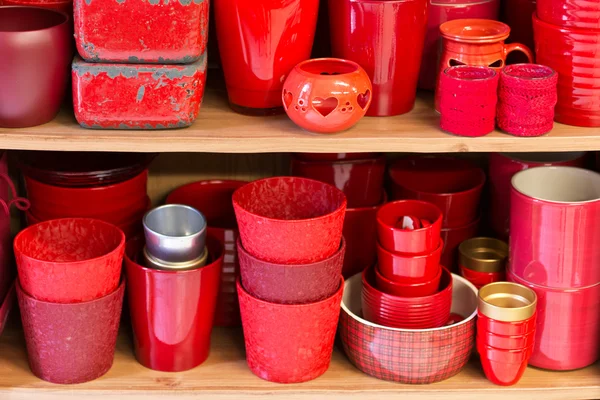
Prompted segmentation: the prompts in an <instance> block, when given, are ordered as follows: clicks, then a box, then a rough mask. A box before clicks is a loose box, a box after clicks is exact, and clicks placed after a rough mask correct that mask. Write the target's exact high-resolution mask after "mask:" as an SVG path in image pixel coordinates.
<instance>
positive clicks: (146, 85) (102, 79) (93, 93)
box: [71, 54, 206, 129]
mask: <svg viewBox="0 0 600 400" xmlns="http://www.w3.org/2000/svg"><path fill="white" fill-rule="evenodd" d="M71 76H72V79H73V108H74V111H75V118H77V122H79V124H80V125H81V126H83V127H84V128H93V129H171V128H184V127H187V126H190V125H192V124H193V123H194V121H195V120H196V117H197V116H198V112H199V110H200V103H201V102H202V97H203V95H204V83H205V81H206V55H205V54H203V55H202V57H200V59H199V60H198V61H196V62H194V63H193V64H185V65H165V64H161V65H158V64H112V63H93V64H92V63H86V62H85V61H83V60H81V59H80V58H75V60H74V61H73V66H72V74H71Z"/></svg>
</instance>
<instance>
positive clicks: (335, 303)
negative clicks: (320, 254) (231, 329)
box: [237, 277, 344, 383]
mask: <svg viewBox="0 0 600 400" xmlns="http://www.w3.org/2000/svg"><path fill="white" fill-rule="evenodd" d="M340 278H341V277H340ZM340 282H341V284H340V286H339V288H338V291H337V292H336V293H335V294H333V295H332V296H330V297H328V298H327V299H325V300H322V301H319V302H316V303H307V304H277V303H269V302H266V301H263V300H260V299H258V298H256V297H253V296H251V295H250V294H249V293H248V292H247V291H246V290H245V289H244V288H243V287H242V284H241V282H240V281H239V280H238V282H237V289H238V296H239V299H240V311H241V314H242V326H243V327H244V341H245V343H246V361H247V362H248V367H249V368H250V370H251V371H252V372H253V373H254V374H255V375H256V376H258V377H259V378H262V379H265V380H268V381H271V382H278V383H298V382H306V381H309V380H312V379H315V378H317V377H319V376H321V375H322V374H324V373H325V371H326V370H327V368H329V363H330V361H331V354H332V352H333V342H334V339H335V333H336V329H337V324H338V318H339V316H340V303H341V301H342V291H343V288H344V280H343V279H340Z"/></svg>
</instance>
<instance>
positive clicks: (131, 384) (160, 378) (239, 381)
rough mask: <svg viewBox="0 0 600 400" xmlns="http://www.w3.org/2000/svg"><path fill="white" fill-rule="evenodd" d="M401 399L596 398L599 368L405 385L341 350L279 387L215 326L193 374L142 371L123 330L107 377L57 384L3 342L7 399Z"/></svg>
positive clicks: (2, 387)
mask: <svg viewBox="0 0 600 400" xmlns="http://www.w3.org/2000/svg"><path fill="white" fill-rule="evenodd" d="M65 362H68V360H65ZM402 395H408V396H410V397H408V398H410V399H417V398H418V399H445V398H447V399H451V398H452V399H456V398H460V399H461V400H470V399H473V400H475V399H477V400H481V399H485V400H496V399H497V400H506V399H511V400H517V399H527V400H529V399H533V398H543V399H544V400H552V399H561V400H565V399H598V398H600V363H597V364H595V365H593V366H591V367H588V368H585V369H582V370H578V371H572V372H548V371H542V370H538V369H535V368H528V369H527V371H526V373H525V376H524V377H523V379H522V380H521V381H520V382H519V384H518V385H516V386H512V387H500V386H494V385H492V384H491V383H489V382H488V381H487V380H486V379H485V377H484V376H483V373H482V372H481V369H480V367H479V365H478V362H477V361H476V360H474V361H472V362H471V363H470V364H469V365H468V366H467V367H466V368H465V369H464V370H463V371H462V372H461V373H460V374H459V375H457V376H455V377H453V378H451V379H449V380H447V381H444V382H440V383H436V384H432V385H399V384H395V383H391V382H385V381H380V380H377V379H374V378H371V377H369V376H367V375H364V374H363V373H362V372H360V371H359V370H357V369H356V368H355V367H354V366H352V365H351V364H350V362H349V361H348V360H347V358H346V357H345V355H344V354H343V352H342V351H340V350H338V349H336V350H335V352H334V355H333V360H332V362H331V367H330V368H329V370H328V371H327V372H326V373H325V375H323V376H322V377H320V378H318V379H316V380H314V381H311V382H306V383H302V384H293V385H281V384H274V383H270V382H266V381H263V380H261V379H259V378H257V377H256V376H254V375H253V374H252V373H251V372H250V370H249V369H248V368H247V366H246V363H245V360H244V344H243V340H242V335H241V331H240V330H239V329H216V330H215V332H214V333H213V344H212V350H211V355H210V357H209V359H208V360H207V361H206V362H205V363H204V364H203V365H201V366H199V367H197V368H195V369H193V370H191V371H188V372H184V373H164V372H156V371H151V370H149V369H146V368H144V367H142V366H141V365H140V364H138V363H137V361H136V360H135V358H134V356H133V351H132V345H131V338H130V337H129V335H128V334H125V333H122V334H121V335H120V338H119V341H118V344H117V351H116V355H115V362H114V365H113V367H112V369H111V370H110V371H109V372H108V374H106V375H105V376H103V377H101V378H100V379H97V380H95V381H93V382H89V383H85V384H81V385H54V384H50V383H47V382H44V381H41V380H39V379H38V378H36V377H35V376H33V374H32V373H31V372H30V370H29V367H28V365H27V359H26V353H25V344H24V341H23V338H22V332H20V331H19V330H14V329H11V330H8V331H5V332H4V334H3V335H2V337H0V399H2V400H65V399H67V398H69V399H71V398H72V399H77V400H81V399H92V400H131V399H134V400H148V399H167V398H169V399H170V398H177V399H178V400H188V399H198V398H201V399H203V400H211V399H217V400H243V399H252V400H255V399H260V398H263V396H269V398H281V399H282V400H304V399H306V400H315V399H319V400H320V399H325V398H332V399H340V400H351V399H360V400H386V399H398V398H400V397H399V396H402Z"/></svg>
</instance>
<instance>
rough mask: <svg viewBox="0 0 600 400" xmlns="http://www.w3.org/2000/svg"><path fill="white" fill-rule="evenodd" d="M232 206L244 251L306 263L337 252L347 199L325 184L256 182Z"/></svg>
mask: <svg viewBox="0 0 600 400" xmlns="http://www.w3.org/2000/svg"><path fill="white" fill-rule="evenodd" d="M233 208H234V210H235V214H236V218H237V222H238V226H239V230H240V237H241V239H242V244H243V246H244V249H246V251H247V252H248V253H250V254H252V255H253V256H254V257H257V258H259V259H261V260H263V261H268V262H273V263H278V264H307V263H313V262H317V261H321V260H324V259H326V258H328V257H330V256H332V255H333V254H334V253H335V252H336V251H338V250H339V247H340V241H341V239H342V227H343V224H344V215H345V213H346V196H345V195H344V193H343V192H342V191H341V190H339V189H337V188H335V187H333V186H331V185H328V184H326V183H323V182H319V181H315V180H312V179H306V178H296V177H284V176H282V177H275V178H266V179H260V180H257V181H254V182H250V183H248V184H247V185H244V186H242V187H241V188H239V189H238V190H236V191H235V193H234V194H233Z"/></svg>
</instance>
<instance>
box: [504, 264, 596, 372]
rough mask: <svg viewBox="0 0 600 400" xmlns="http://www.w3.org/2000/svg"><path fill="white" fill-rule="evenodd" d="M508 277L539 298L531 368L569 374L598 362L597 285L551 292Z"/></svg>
mask: <svg viewBox="0 0 600 400" xmlns="http://www.w3.org/2000/svg"><path fill="white" fill-rule="evenodd" d="M507 275H508V280H509V281H511V282H517V283H520V284H522V285H525V286H527V287H529V288H530V289H532V290H533V291H534V292H535V294H536V295H537V298H538V304H537V324H536V328H535V329H536V333H535V344H534V347H533V353H532V355H531V359H530V360H529V363H530V364H531V365H533V366H535V367H538V368H544V369H550V370H554V371H568V370H573V369H579V368H583V367H587V366H588V365H591V364H593V363H594V362H596V361H597V360H598V359H599V358H600V315H599V314H598V307H600V284H596V285H594V286H589V287H586V288H580V289H553V288H548V287H545V286H540V285H536V284H533V283H531V282H527V281H526V280H524V279H522V278H520V277H518V276H517V275H516V274H515V273H513V272H512V271H510V270H509V272H508V274H507Z"/></svg>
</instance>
